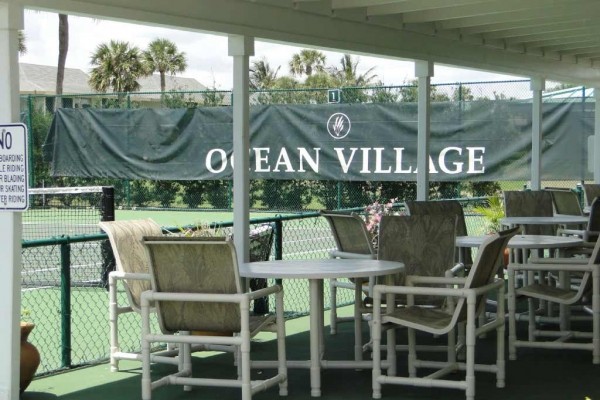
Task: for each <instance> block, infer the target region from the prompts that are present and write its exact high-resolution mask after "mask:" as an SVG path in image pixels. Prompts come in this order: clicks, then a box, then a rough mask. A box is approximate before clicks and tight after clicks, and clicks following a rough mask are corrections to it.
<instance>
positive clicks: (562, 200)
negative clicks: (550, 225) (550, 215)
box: [546, 189, 583, 215]
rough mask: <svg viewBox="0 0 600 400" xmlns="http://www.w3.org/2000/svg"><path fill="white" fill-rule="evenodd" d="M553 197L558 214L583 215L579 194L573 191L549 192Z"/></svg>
mask: <svg viewBox="0 0 600 400" xmlns="http://www.w3.org/2000/svg"><path fill="white" fill-rule="evenodd" d="M546 191H547V192H549V193H550V194H551V195H552V203H553V204H554V211H555V212H556V214H563V215H583V212H582V211H581V205H580V204H579V198H578V197H577V193H575V192H573V191H572V190H547V189H546Z"/></svg>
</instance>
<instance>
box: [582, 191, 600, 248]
mask: <svg viewBox="0 0 600 400" xmlns="http://www.w3.org/2000/svg"><path fill="white" fill-rule="evenodd" d="M599 235H600V197H596V198H595V199H594V200H593V201H592V204H591V206H590V215H589V219H588V224H587V227H586V230H585V233H584V240H585V241H586V242H594V241H596V240H598V236H599Z"/></svg>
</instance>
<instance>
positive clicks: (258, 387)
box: [141, 237, 288, 400]
mask: <svg viewBox="0 0 600 400" xmlns="http://www.w3.org/2000/svg"><path fill="white" fill-rule="evenodd" d="M144 243H145V244H146V245H147V246H149V247H150V254H151V259H152V262H151V265H150V273H151V278H152V290H148V291H145V292H144V293H142V297H141V298H142V303H141V305H142V309H141V311H142V399H143V400H150V399H151V397H152V390H154V389H156V388H158V387H161V386H165V385H182V386H183V387H184V390H186V391H189V390H190V386H214V387H233V388H240V389H241V397H240V398H241V399H242V400H251V399H252V395H253V394H255V393H257V392H259V391H263V390H266V389H268V388H270V387H272V386H275V385H279V395H280V396H287V394H288V391H287V366H286V353H285V319H284V313H283V311H284V306H283V288H282V286H281V285H274V286H270V287H267V288H264V289H259V290H255V291H252V292H244V291H243V290H242V284H241V280H240V275H239V270H238V265H237V256H236V251H235V247H234V245H233V243H232V242H231V241H228V240H224V238H160V237H154V238H152V237H147V238H145V242H144ZM170 246H171V247H173V246H179V248H180V249H181V250H180V252H179V253H178V254H182V253H185V252H186V249H185V248H187V249H190V248H191V247H190V246H206V247H208V246H212V248H213V250H209V251H207V252H204V253H202V255H201V257H204V258H202V260H203V261H204V262H206V264H207V267H205V269H204V270H201V269H200V268H201V265H200V259H198V258H196V259H194V261H196V260H197V261H198V264H194V261H192V262H191V263H187V264H189V265H187V264H186V265H185V266H183V265H181V267H183V268H179V269H178V268H177V267H178V266H177V265H174V266H173V268H172V269H173V271H171V268H170V265H168V264H167V263H165V262H164V260H163V261H161V259H159V257H158V254H159V252H160V251H164V250H163V249H165V248H168V247H170ZM184 247H185V248H184ZM219 247H220V248H219ZM211 251H212V253H211ZM215 253H216V254H225V257H223V258H225V259H227V263H228V265H223V264H219V262H218V261H215V260H216V258H215ZM189 254H190V253H189V252H188V254H183V255H182V256H181V260H185V261H189V259H190V257H189ZM195 254H197V253H192V256H193V255H195ZM186 256H187V258H186ZM177 258H179V256H177ZM207 268H208V269H210V270H211V272H210V273H207ZM161 269H162V271H161ZM181 269H185V271H190V270H194V269H196V270H197V271H202V272H198V273H197V274H192V275H190V274H186V275H184V276H185V277H189V278H190V279H192V282H191V286H192V287H193V288H194V289H196V288H197V289H198V291H196V292H193V293H190V292H182V291H180V290H181V284H182V282H183V283H185V284H186V285H188V284H189V283H190V282H189V281H188V280H187V279H184V280H183V281H182V280H181V279H180V280H179V281H178V280H177V278H176V275H177V273H178V272H182V271H181ZM217 269H218V270H217ZM221 269H222V272H221ZM226 270H228V271H226ZM171 272H172V274H173V277H174V278H173V279H171V277H169V278H167V279H166V280H168V281H169V282H168V283H165V284H164V286H166V285H167V284H168V285H169V287H172V288H173V289H175V291H173V292H166V291H162V290H161V289H160V287H161V281H160V280H159V277H160V276H163V277H164V276H165V275H167V276H168V275H170V274H171ZM216 275H220V276H222V279H221V280H225V281H226V282H216V281H215V279H219V278H215V276H216ZM230 276H231V278H232V280H233V281H234V282H230V281H227V279H228V277H230ZM179 278H181V276H179ZM204 279H206V281H204V282H202V280H204ZM209 282H210V283H214V284H217V285H219V287H218V288H217V289H216V290H227V289H224V288H227V287H228V285H231V286H233V287H234V288H235V290H234V292H232V293H229V292H226V293H212V292H201V290H209V291H212V290H213V289H212V286H210V285H208V283H209ZM269 295H274V296H275V308H276V309H275V316H273V315H265V316H256V317H253V316H251V315H250V303H251V301H253V300H255V299H259V298H262V297H266V296H269ZM162 301H167V302H168V301H171V302H178V303H180V304H182V305H180V306H179V307H176V308H175V309H176V310H178V311H176V312H179V313H180V314H178V315H176V316H175V318H174V320H175V321H177V322H173V317H174V316H173V315H169V316H167V313H168V312H167V311H165V310H163V308H162V306H161V304H160V303H159V302H162ZM185 303H204V304H205V307H204V308H202V309H201V310H205V311H206V313H204V314H199V313H194V321H192V322H188V321H186V319H185V318H186V316H189V315H188V314H186V312H185V310H184V307H183V304H185ZM152 304H156V312H157V315H158V319H159V325H160V330H161V332H160V333H158V332H153V331H152V329H151V326H150V313H151V311H152ZM223 304H233V305H237V307H239V315H238V316H237V317H238V318H239V320H238V321H237V324H239V332H238V331H233V332H231V333H232V335H231V336H224V335H221V334H220V333H221V332H222V331H227V330H228V328H227V327H228V326H231V323H232V321H230V320H228V319H227V318H228V317H231V316H232V314H230V313H226V314H219V315H220V316H219V315H215V314H214V311H215V310H214V309H213V308H211V307H214V306H217V305H223ZM165 309H168V310H170V311H171V312H173V308H167V307H166V306H165ZM218 310H224V309H223V308H220V309H217V311H218ZM210 312H212V313H213V315H211V316H210V317H209V318H212V319H211V321H214V319H215V316H216V318H217V319H219V321H220V322H219V324H222V325H223V328H220V329H219V330H218V331H204V328H203V327H202V322H198V321H203V320H204V319H208V318H207V316H208V313H210ZM166 320H169V321H171V322H170V323H171V324H175V325H170V326H166V323H165V321H166ZM273 322H275V329H274V331H275V333H276V336H277V361H276V369H277V373H276V374H275V375H273V376H272V377H270V378H264V379H260V380H251V379H250V370H251V360H250V348H251V345H250V341H251V338H252V337H254V336H255V335H256V334H257V333H259V332H261V331H265V330H269V331H273V328H272V325H273ZM190 323H191V324H198V325H200V327H199V328H195V329H200V330H202V331H203V333H202V334H194V332H190V331H187V330H184V329H183V328H181V327H183V326H186V325H188V324H190ZM234 325H236V323H235V321H234ZM213 332H214V333H213ZM211 333H212V334H211ZM154 342H167V343H177V344H178V345H179V347H180V352H181V354H180V358H181V359H182V362H181V363H180V364H179V366H178V370H177V372H174V373H170V374H168V375H166V376H163V377H162V378H159V379H157V380H155V381H152V376H151V362H152V359H151V353H150V350H151V344H152V343H154ZM192 345H195V346H196V347H199V348H204V349H213V348H215V347H219V346H220V347H222V348H223V349H224V351H229V350H228V349H230V348H232V347H233V348H235V350H236V361H237V375H238V376H237V379H215V378H194V377H192V361H191V351H192ZM206 360H209V359H205V361H206ZM206 370H208V369H206Z"/></svg>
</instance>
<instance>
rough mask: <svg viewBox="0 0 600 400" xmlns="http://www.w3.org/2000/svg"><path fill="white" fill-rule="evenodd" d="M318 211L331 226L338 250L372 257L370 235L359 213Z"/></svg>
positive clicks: (373, 252) (372, 250)
mask: <svg viewBox="0 0 600 400" xmlns="http://www.w3.org/2000/svg"><path fill="white" fill-rule="evenodd" d="M320 213H321V216H323V217H325V219H326V220H327V222H328V223H329V226H330V227H331V233H332V234H333V238H334V239H335V244H336V246H337V250H338V251H340V252H344V253H354V254H361V255H367V256H369V255H370V256H373V257H374V254H375V250H374V249H373V241H372V237H371V234H370V233H369V231H368V230H367V226H366V224H365V221H364V220H363V219H362V218H361V217H360V215H357V214H354V213H344V212H341V211H330V210H322V211H321V212H320ZM334 254H335V253H334Z"/></svg>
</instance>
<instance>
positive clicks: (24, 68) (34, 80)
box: [19, 63, 207, 94]
mask: <svg viewBox="0 0 600 400" xmlns="http://www.w3.org/2000/svg"><path fill="white" fill-rule="evenodd" d="M56 69H57V67H55V66H51V65H38V64H27V63H19V77H20V82H19V83H20V85H21V87H20V92H21V94H55V93H56ZM88 79H89V75H88V74H87V73H86V72H84V71H83V70H81V69H76V68H65V80H64V84H63V94H83V93H94V92H95V91H94V90H93V89H92V88H91V87H90V85H89V84H88ZM138 82H139V83H140V85H141V89H140V92H160V75H158V74H154V75H152V76H147V77H143V78H141V79H139V80H138ZM165 83H166V90H167V91H170V90H176V91H203V90H206V89H207V88H206V86H204V85H203V84H201V83H200V82H198V81H197V80H196V79H194V78H183V77H179V76H170V75H167V76H166V79H165Z"/></svg>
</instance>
